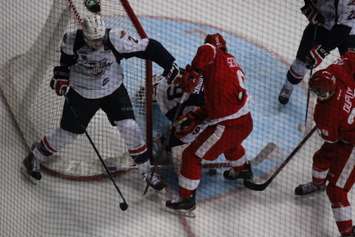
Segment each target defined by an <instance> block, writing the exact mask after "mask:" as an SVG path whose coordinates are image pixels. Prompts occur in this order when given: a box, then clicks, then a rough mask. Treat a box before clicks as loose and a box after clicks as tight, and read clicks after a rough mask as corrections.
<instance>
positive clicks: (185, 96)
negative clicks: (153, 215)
mask: <svg viewBox="0 0 355 237" xmlns="http://www.w3.org/2000/svg"><path fill="white" fill-rule="evenodd" d="M189 95H190V94H189V93H187V92H184V94H183V95H182V96H181V99H180V101H179V102H178V104H177V105H176V106H177V109H176V111H175V114H174V117H173V120H172V122H171V126H170V127H169V131H168V134H167V139H165V141H164V143H163V144H162V147H163V148H162V149H165V147H166V146H167V145H168V144H169V142H170V136H171V132H172V128H173V126H174V123H175V121H176V119H177V117H178V116H179V114H180V112H181V110H182V104H183V103H184V101H185V100H186V99H187V97H188V96H189ZM156 163H157V162H155V164H154V167H153V170H152V173H151V175H150V181H151V180H152V178H153V175H154V174H155V172H156V171H157V164H156ZM149 186H150V185H149V183H148V182H147V185H146V186H145V189H144V192H143V195H145V194H146V193H147V191H148V188H149Z"/></svg>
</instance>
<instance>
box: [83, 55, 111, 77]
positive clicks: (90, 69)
mask: <svg viewBox="0 0 355 237" xmlns="http://www.w3.org/2000/svg"><path fill="white" fill-rule="evenodd" d="M79 64H80V65H81V66H83V67H85V70H86V71H87V73H88V74H90V75H93V76H100V75H102V74H104V73H105V71H106V70H107V69H108V68H109V67H110V66H111V64H112V62H111V61H110V60H108V59H106V58H103V59H101V60H90V59H88V57H87V56H86V55H80V56H79Z"/></svg>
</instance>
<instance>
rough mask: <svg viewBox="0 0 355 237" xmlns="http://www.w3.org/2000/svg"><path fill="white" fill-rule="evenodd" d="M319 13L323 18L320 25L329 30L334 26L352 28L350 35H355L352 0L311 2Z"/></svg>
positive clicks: (354, 11) (314, 0)
mask: <svg viewBox="0 0 355 237" xmlns="http://www.w3.org/2000/svg"><path fill="white" fill-rule="evenodd" d="M312 2H313V3H314V4H315V6H316V7H317V9H318V10H319V13H320V14H321V15H322V16H323V17H324V24H323V25H322V26H323V27H324V28H326V29H327V30H331V29H332V28H333V26H334V25H335V24H342V25H346V26H349V27H351V28H352V30H351V32H350V34H355V29H354V28H355V27H354V26H355V1H354V0H312Z"/></svg>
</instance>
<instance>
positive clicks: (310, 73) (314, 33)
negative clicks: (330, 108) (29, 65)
mask: <svg viewBox="0 0 355 237" xmlns="http://www.w3.org/2000/svg"><path fill="white" fill-rule="evenodd" d="M314 27H315V28H314V32H313V42H312V44H314V42H315V41H316V37H317V30H318V27H317V25H315V26H314ZM312 47H313V46H312ZM312 75H313V67H312V68H311V69H310V71H309V79H310V78H311V77H312ZM309 79H308V80H309ZM310 97H311V91H310V89H309V87H308V88H307V104H306V115H305V118H304V130H305V131H307V120H308V109H309V100H310Z"/></svg>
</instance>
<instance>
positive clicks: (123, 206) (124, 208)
mask: <svg viewBox="0 0 355 237" xmlns="http://www.w3.org/2000/svg"><path fill="white" fill-rule="evenodd" d="M120 208H121V210H122V211H125V210H127V208H128V204H127V203H125V202H121V203H120Z"/></svg>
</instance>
